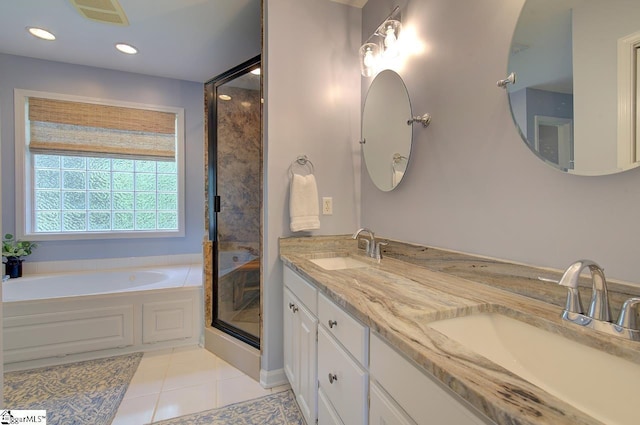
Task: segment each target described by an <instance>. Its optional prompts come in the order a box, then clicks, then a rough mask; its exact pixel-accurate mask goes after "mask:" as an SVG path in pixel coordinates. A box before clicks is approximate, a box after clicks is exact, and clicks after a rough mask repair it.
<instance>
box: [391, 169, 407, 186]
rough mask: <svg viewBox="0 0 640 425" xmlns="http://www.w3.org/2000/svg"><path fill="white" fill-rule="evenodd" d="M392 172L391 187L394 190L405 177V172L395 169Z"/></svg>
mask: <svg viewBox="0 0 640 425" xmlns="http://www.w3.org/2000/svg"><path fill="white" fill-rule="evenodd" d="M391 172H392V173H393V174H391V187H392V188H394V187H396V186H397V185H399V184H400V180H402V177H404V171H399V170H396V169H394V170H392V171H391Z"/></svg>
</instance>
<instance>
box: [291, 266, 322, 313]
mask: <svg viewBox="0 0 640 425" xmlns="http://www.w3.org/2000/svg"><path fill="white" fill-rule="evenodd" d="M283 275H284V285H285V286H286V287H288V288H289V289H290V290H291V292H293V293H294V294H295V296H296V297H298V299H299V300H300V301H302V304H304V305H305V306H306V307H307V308H308V309H309V311H310V312H311V313H313V314H314V315H317V314H318V290H317V289H316V288H315V286H313V285H311V284H310V283H308V282H306V281H305V280H304V279H303V278H302V277H301V276H300V275H299V274H297V273H296V272H294V271H293V270H291V269H290V268H289V267H287V266H285V267H284V271H283Z"/></svg>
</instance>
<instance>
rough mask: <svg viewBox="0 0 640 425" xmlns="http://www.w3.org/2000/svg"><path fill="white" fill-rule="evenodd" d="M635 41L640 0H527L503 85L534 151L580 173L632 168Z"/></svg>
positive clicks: (636, 156) (638, 41)
mask: <svg viewBox="0 0 640 425" xmlns="http://www.w3.org/2000/svg"><path fill="white" fill-rule="evenodd" d="M639 47H640V1H629V0H608V1H592V0H526V2H525V4H524V7H523V9H522V12H521V14H520V18H519V20H518V23H517V26H516V30H515V32H514V35H513V40H512V43H511V51H510V56H509V69H508V71H509V72H514V73H515V74H516V76H517V78H516V82H515V84H512V85H509V86H508V87H507V89H508V92H509V102H510V105H511V112H512V115H513V119H514V122H515V124H516V126H517V127H518V129H519V130H520V133H521V135H522V137H523V139H524V140H525V142H526V143H527V145H528V146H529V148H530V149H531V151H532V152H533V153H535V154H536V155H537V156H538V157H539V158H540V159H542V160H543V161H545V162H546V163H547V164H549V165H552V166H553V167H555V168H557V169H560V170H562V171H566V172H568V173H572V174H578V175H605V174H613V173H618V172H622V171H625V170H628V169H631V168H635V167H637V166H638V164H639V162H638V161H639V160H640V150H639V149H638V148H639V147H640V143H639V142H640V137H639V134H638V131H639V129H640V126H639V125H636V120H637V110H636V103H637V102H636V98H637V97H638V96H639V95H640V92H639V90H638V87H639V85H638V84H637V83H636V81H637V80H638V77H639V76H640V66H638V65H639V63H638V62H639V61H640V54H639V53H638V51H639V50H638V49H639Z"/></svg>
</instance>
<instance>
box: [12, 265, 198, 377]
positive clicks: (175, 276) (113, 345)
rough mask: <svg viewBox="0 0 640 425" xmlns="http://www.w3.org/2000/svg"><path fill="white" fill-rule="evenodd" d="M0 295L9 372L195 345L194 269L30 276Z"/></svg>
mask: <svg viewBox="0 0 640 425" xmlns="http://www.w3.org/2000/svg"><path fill="white" fill-rule="evenodd" d="M2 292H3V294H2V295H3V301H4V303H3V331H4V338H3V358H4V363H5V370H9V371H10V370H19V369H25V368H30V367H37V366H44V365H51V364H59V363H65V362H71V361H78V360H86V359H91V358H98V357H104V356H108V355H117V354H124V353H129V352H134V351H150V350H155V349H160V348H169V347H175V346H178V345H193V344H200V343H201V340H202V333H203V328H204V323H203V320H204V319H203V289H202V266H201V265H186V266H170V267H150V268H132V269H119V270H105V271H92V272H81V273H55V274H47V275H34V276H29V277H22V278H18V279H10V280H8V281H7V282H3V284H2Z"/></svg>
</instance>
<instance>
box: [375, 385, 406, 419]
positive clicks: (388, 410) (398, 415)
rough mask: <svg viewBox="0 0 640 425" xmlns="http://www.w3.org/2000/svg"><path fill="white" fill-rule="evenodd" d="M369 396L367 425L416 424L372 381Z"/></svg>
mask: <svg viewBox="0 0 640 425" xmlns="http://www.w3.org/2000/svg"><path fill="white" fill-rule="evenodd" d="M369 397H370V398H369V425H416V423H415V422H414V421H412V420H411V418H409V416H407V414H406V413H404V412H403V411H402V409H400V407H398V406H397V405H396V403H395V402H394V401H393V400H392V399H391V398H390V397H389V396H388V395H387V394H386V393H385V392H384V391H383V390H382V388H380V386H378V384H376V383H375V382H373V381H372V382H371V385H370V387H369Z"/></svg>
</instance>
